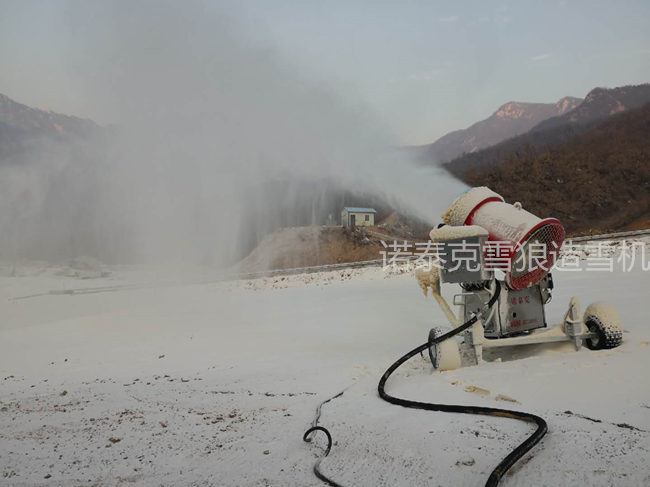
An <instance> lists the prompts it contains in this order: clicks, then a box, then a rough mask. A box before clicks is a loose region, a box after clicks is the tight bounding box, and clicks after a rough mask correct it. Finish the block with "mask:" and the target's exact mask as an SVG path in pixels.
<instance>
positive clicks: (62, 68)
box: [0, 0, 650, 144]
mask: <svg viewBox="0 0 650 487" xmlns="http://www.w3.org/2000/svg"><path fill="white" fill-rule="evenodd" d="M112 3H113V5H112V11H113V12H116V13H117V14H119V15H128V11H129V2H128V1H123V2H112ZM206 3H207V4H208V8H210V9H214V10H215V11H219V12H225V13H226V15H227V16H228V18H229V19H230V20H229V22H235V23H237V24H239V29H240V30H241V31H242V32H243V36H244V37H247V38H248V39H249V40H250V42H251V43H254V44H257V45H258V46H260V47H262V48H264V49H268V52H269V55H274V56H279V57H282V58H284V59H285V60H286V62H287V63H290V64H292V65H293V66H294V69H295V70H296V72H297V73H299V74H300V75H301V76H303V77H305V78H309V79H317V80H320V81H321V82H322V83H323V84H324V85H326V86H328V87H330V88H331V89H332V90H334V91H337V92H339V93H341V94H342V96H343V97H344V99H346V100H349V102H350V103H354V104H359V103H361V104H364V105H365V106H367V107H368V109H369V110H371V111H374V112H375V113H376V114H377V115H378V116H379V118H380V119H381V120H382V122H383V123H384V124H385V125H386V126H387V127H388V128H390V129H391V130H392V131H393V132H394V133H395V134H396V136H397V138H398V140H400V141H401V142H402V143H405V144H420V143H422V144H423V143H427V142H432V141H433V140H435V139H436V138H438V137H439V136H441V135H443V134H444V133H446V132H448V131H450V130H454V129H457V128H462V127H465V126H467V125H469V124H471V123H473V122H475V121H477V120H479V119H482V118H485V117H487V116H489V115H490V114H491V113H492V112H493V111H494V110H495V109H496V108H497V107H498V106H499V105H501V104H503V103H505V102H507V101H510V100H516V101H535V102H551V101H555V100H557V99H558V98H560V97H562V96H565V95H573V96H584V95H585V94H586V93H587V92H588V91H589V90H590V89H591V88H593V87H595V86H607V87H613V86H619V85H623V84H638V83H642V82H648V81H650V28H649V27H648V26H649V25H650V2H648V1H629V2H623V1H621V2H614V1H611V0H609V1H584V2H581V1H558V2H541V1H535V2H524V1H519V2H514V1H513V2H485V1H483V2H481V1H478V2H434V1H406V0H404V1H350V0H346V1H326V0H313V1H298V0H293V1H289V0H272V1H271V0H239V1H236V2H235V1H221V2H206ZM179 5H182V2H179ZM78 6H79V4H78V3H75V2H69V1H63V0H52V1H39V2H30V1H7V0H0V9H1V10H0V11H1V12H2V15H0V66H1V67H2V71H0V93H4V94H7V95H8V96H10V97H12V98H14V99H16V100H18V101H20V102H23V103H26V104H28V105H32V106H37V107H40V108H51V109H53V110H56V111H59V112H63V113H68V114H74V115H79V116H84V117H90V118H93V119H95V120H98V121H100V122H113V121H117V122H119V120H114V118H115V114H114V113H112V111H111V106H110V105H106V106H102V105H101V104H98V103H96V102H95V101H93V100H89V99H88V96H87V92H85V91H84V94H81V90H80V87H79V78H80V77H85V79H86V80H87V79H88V77H87V73H86V72H85V71H86V70H88V69H91V67H89V66H86V65H85V63H86V58H81V57H78V56H76V53H77V52H78V48H79V46H80V45H82V44H83V43H84V42H85V38H84V35H85V34H84V33H87V32H89V31H92V29H93V25H94V23H97V24H101V23H102V19H101V18H93V17H92V16H89V15H82V16H79V15H76V10H77V9H78ZM80 24H82V25H80ZM98 61H100V62H107V63H110V62H111V60H110V59H108V60H101V58H100V59H99V60H98Z"/></svg>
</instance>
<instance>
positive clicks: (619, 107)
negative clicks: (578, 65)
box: [532, 83, 650, 132]
mask: <svg viewBox="0 0 650 487" xmlns="http://www.w3.org/2000/svg"><path fill="white" fill-rule="evenodd" d="M648 102H650V83H646V84H642V85H636V86H633V85H632V86H621V87H619V88H610V89H607V88H594V89H593V90H591V91H590V92H589V93H588V94H587V96H586V97H585V99H584V101H583V102H582V103H581V104H580V105H578V106H577V107H576V108H574V109H573V110H571V111H569V112H567V113H565V114H563V115H560V116H557V117H553V118H550V119H548V120H545V121H543V122H541V123H539V124H538V125H537V126H535V127H534V128H533V129H532V131H534V132H540V131H543V130H547V129H551V128H555V127H560V126H564V125H588V124H591V123H593V122H600V121H602V120H604V119H606V118H607V117H609V116H611V115H614V114H616V113H620V112H623V111H625V110H632V109H634V108H640V107H642V106H643V105H645V104H646V103H648Z"/></svg>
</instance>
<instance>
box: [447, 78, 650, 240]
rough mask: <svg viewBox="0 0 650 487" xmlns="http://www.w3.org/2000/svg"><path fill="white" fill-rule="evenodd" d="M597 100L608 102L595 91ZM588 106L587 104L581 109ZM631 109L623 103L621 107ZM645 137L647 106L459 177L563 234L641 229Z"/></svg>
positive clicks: (647, 161) (648, 214)
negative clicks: (552, 223) (557, 224)
mask: <svg viewBox="0 0 650 487" xmlns="http://www.w3.org/2000/svg"><path fill="white" fill-rule="evenodd" d="M635 91H636V90H635ZM592 93H593V92H592ZM637 93H638V91H637ZM601 96H602V98H600V97H601ZM596 98H599V99H601V100H608V99H609V97H608V96H603V94H602V92H600V91H599V92H596ZM589 100H592V98H588V100H585V103H588V101H589ZM615 100H616V101H615V102H614V104H613V105H612V104H610V105H609V106H610V107H612V106H613V107H617V106H618V103H617V101H619V100H618V99H615ZM589 103H591V102H589ZM598 103H599V105H600V102H598ZM607 103H608V104H609V103H610V101H607ZM635 103H636V102H635ZM630 105H631V103H629V101H628V105H625V106H626V107H629V106H630ZM601 106H602V105H601ZM583 113H586V112H583ZM591 113H594V111H592V112H591ZM599 113H601V114H602V113H604V112H602V111H600V112H599ZM648 134H650V103H648V104H646V105H645V106H644V107H642V108H637V109H633V110H629V111H625V112H624V113H619V114H615V115H613V116H610V117H607V118H606V119H605V121H604V122H601V123H600V124H599V125H597V126H596V127H594V128H592V129H590V130H587V131H585V132H583V133H582V134H580V135H578V136H575V137H573V138H572V139H571V140H569V141H567V142H565V143H562V144H558V145H555V146H553V147H552V148H550V149H548V150H544V151H538V152H535V151H533V150H531V149H530V148H529V150H525V151H521V152H519V153H516V154H513V155H511V156H510V157H508V158H506V159H505V160H504V161H503V162H502V163H500V164H498V165H496V166H493V167H482V168H479V169H473V170H468V171H465V172H464V173H461V174H460V177H461V179H462V180H463V181H465V182H466V183H467V184H469V185H471V186H483V185H485V186H488V187H490V188H491V189H493V190H494V191H496V192H498V193H499V194H501V195H502V196H503V197H504V198H506V200H507V201H510V202H513V201H520V202H521V203H522V204H523V207H524V208H526V209H528V210H530V211H532V212H533V213H535V214H537V215H539V216H541V217H548V216H553V217H556V218H559V219H560V220H561V221H562V223H563V224H564V226H565V228H567V230H568V231H569V232H573V233H576V232H579V233H590V232H603V231H605V232H606V231H610V230H619V229H628V228H642V227H646V228H647V225H648V223H650V137H649V136H648Z"/></svg>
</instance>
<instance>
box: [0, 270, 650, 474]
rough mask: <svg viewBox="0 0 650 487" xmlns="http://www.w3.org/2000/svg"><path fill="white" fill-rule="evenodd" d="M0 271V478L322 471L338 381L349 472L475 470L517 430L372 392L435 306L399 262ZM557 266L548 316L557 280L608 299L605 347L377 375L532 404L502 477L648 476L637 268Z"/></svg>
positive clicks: (641, 282) (444, 394)
mask: <svg viewBox="0 0 650 487" xmlns="http://www.w3.org/2000/svg"><path fill="white" fill-rule="evenodd" d="M4 274H5V275H8V276H9V277H1V278H0V485H25V486H27V485H29V486H31V485H56V486H72V485H82V484H83V485H100V486H104V485H106V486H112V485H130V484H135V485H165V486H168V485H169V486H179V485H215V486H267V485H270V486H282V487H285V486H317V485H322V484H321V483H320V482H319V481H318V480H317V479H316V478H315V477H314V476H313V474H312V472H311V468H312V465H313V462H314V460H315V459H316V458H317V457H318V456H320V454H321V452H322V449H321V447H322V446H323V444H324V441H323V438H322V437H318V439H317V440H316V442H315V444H311V445H309V444H306V443H303V442H302V440H301V437H302V433H303V432H304V430H305V429H306V428H307V427H308V426H309V423H310V422H311V421H312V419H313V416H314V409H315V407H316V406H317V405H318V403H319V402H320V401H322V400H323V399H325V398H327V397H330V396H332V395H334V394H335V393H337V392H339V391H341V390H343V389H345V388H347V389H346V392H345V394H344V395H343V396H342V397H340V398H338V399H335V400H333V401H332V402H330V403H329V404H327V405H326V406H325V407H324V409H323V416H322V418H321V423H322V424H324V425H325V426H327V427H328V428H329V429H330V431H331V432H332V435H333V437H334V440H335V441H336V442H337V443H336V444H335V446H334V447H333V450H332V453H331V454H330V456H329V457H328V458H327V459H326V460H324V462H323V465H322V468H323V470H324V471H325V472H326V473H327V474H328V475H330V476H332V477H333V478H335V479H336V480H337V481H339V482H340V483H342V484H343V485H346V486H361V485H364V486H366V485H367V486H378V485H386V486H395V485H400V486H407V485H409V486H411V485H417V486H424V485H435V486H437V485H442V486H457V485H475V486H479V485H483V484H484V483H485V480H486V477H487V475H488V474H489V472H490V471H491V469H492V468H493V467H494V466H495V465H496V464H497V463H498V462H499V460H500V459H501V458H502V457H503V456H504V455H505V454H507V453H508V451H509V450H510V449H511V448H512V447H513V446H515V445H516V444H518V443H519V442H521V440H522V439H523V438H524V437H525V435H527V434H528V433H529V431H530V428H531V427H530V426H529V425H526V424H523V423H520V422H518V421H514V420H508V419H499V418H477V417H475V416H463V415H456V414H444V413H431V412H423V411H414V410H407V409H403V408H400V407H397V406H393V405H390V404H388V403H385V402H383V401H381V400H380V399H379V398H378V397H377V393H376V386H377V381H378V379H379V376H380V375H381V374H382V373H383V371H384V370H385V368H386V367H387V366H388V365H390V363H392V362H393V361H394V360H395V359H396V358H397V357H399V356H401V355H402V354H403V353H405V352H406V351H408V350H410V349H411V348H413V347H415V346H416V345H418V344H420V343H422V342H423V341H425V340H426V337H427V333H428V330H429V328H431V327H432V326H433V325H435V324H442V325H444V324H445V319H444V316H443V315H442V313H441V312H440V311H439V310H438V308H437V307H436V306H435V304H434V301H433V300H432V299H431V298H430V297H429V298H425V297H423V296H422V294H421V292H420V290H419V288H418V287H417V284H416V282H415V280H414V278H413V277H412V276H411V275H410V274H408V273H405V274H400V273H392V274H387V273H384V272H383V271H381V270H380V269H360V270H349V271H347V270H346V271H337V272H330V273H317V274H306V275H301V276H285V277H274V278H265V279H258V280H255V281H240V282H221V283H217V282H215V283H210V282H203V283H201V284H180V283H179V282H180V281H179V280H177V281H176V283H174V281H173V280H169V279H168V280H161V281H160V282H161V283H163V284H164V285H160V286H154V285H151V283H152V279H153V278H152V276H151V275H144V274H143V273H142V272H137V271H135V270H128V269H118V270H113V272H112V273H111V274H110V275H108V276H103V277H97V278H95V279H80V278H79V277H75V274H74V273H69V272H60V271H57V272H50V271H47V270H45V271H43V270H42V269H41V270H39V271H38V272H36V271H34V270H33V269H32V270H31V271H30V269H29V268H24V269H22V268H21V269H19V270H18V271H15V270H12V272H4ZM82 277H83V276H82ZM554 278H555V284H556V288H555V292H554V298H553V301H552V302H551V303H550V305H549V306H548V307H547V317H548V319H549V321H550V322H557V321H559V320H560V319H561V317H562V315H563V313H564V310H565V307H566V305H567V303H568V300H569V298H570V296H571V295H576V296H578V297H579V298H580V300H581V302H582V303H583V306H586V305H587V304H588V303H590V302H592V301H596V300H608V301H611V302H613V303H615V304H616V305H617V306H618V308H619V311H620V314H621V317H622V320H623V324H624V328H625V330H626V333H625V335H624V343H623V345H622V346H621V347H620V348H618V349H615V350H612V351H600V352H593V351H589V350H587V349H582V350H581V351H579V352H575V351H573V350H572V349H571V347H567V346H564V345H561V346H555V347H540V346H537V347H534V348H527V349H522V350H519V351H518V352H517V356H516V357H513V356H504V357H503V361H501V362H498V361H497V362H490V363H485V364H483V365H481V366H480V367H467V368H463V369H459V370H456V371H452V372H444V373H440V372H432V371H431V368H430V364H428V362H427V361H425V360H424V359H420V358H418V359H414V360H412V361H411V362H409V363H408V364H407V365H406V366H405V367H404V368H403V369H402V370H400V371H399V372H398V373H397V374H396V376H395V377H394V378H392V379H391V381H390V382H389V384H388V390H389V391H390V392H391V393H392V394H395V395H398V396H401V397H408V398H413V399H418V400H423V401H441V402H442V401H444V402H451V403H463V404H480V405H485V406H494V407H505V408H509V407H512V408H515V409H521V410H524V411H530V412H533V413H536V414H538V415H540V416H542V417H544V418H546V420H547V421H548V423H549V433H548V435H547V436H546V437H545V438H544V440H543V441H542V443H541V444H540V445H538V446H537V447H535V448H534V449H533V451H532V452H531V453H530V454H529V455H528V456H526V457H525V458H524V459H523V460H522V461H521V462H519V464H517V466H516V467H515V468H514V469H513V471H512V475H508V476H506V478H505V479H504V480H503V485H505V486H531V485H534V486H537V485H549V486H551V485H552V486H557V485H602V486H609V485H616V486H626V485H628V486H638V485H649V484H650V462H649V461H648V459H649V458H650V382H649V380H648V370H650V345H649V343H650V325H649V324H648V319H647V316H648V312H647V308H646V306H647V304H648V296H649V290H650V271H645V272H644V271H642V270H640V269H639V268H638V267H637V268H636V269H634V270H633V271H632V272H621V271H620V270H619V271H617V272H614V273H608V272H556V273H555V274H554ZM187 281H188V279H187V276H184V282H187ZM196 281H207V279H203V278H197V279H196ZM129 286H130V287H129ZM448 287H449V289H447V288H445V289H447V291H449V293H451V292H452V288H453V287H454V286H453V285H450V286H448ZM82 288H86V289H87V291H88V292H76V293H73V294H70V293H69V290H71V289H77V290H82ZM51 291H54V293H51ZM91 291H92V292H91ZM16 298H20V299H16ZM513 358H516V359H515V360H511V359H513ZM468 386H476V387H479V388H482V389H486V390H488V391H490V392H489V394H488V395H485V394H477V393H472V392H468V391H466V388H468ZM469 389H471V387H469ZM499 394H502V395H506V396H509V397H510V398H513V399H515V400H516V401H517V403H512V402H503V401H499V400H497V396H498V395H499Z"/></svg>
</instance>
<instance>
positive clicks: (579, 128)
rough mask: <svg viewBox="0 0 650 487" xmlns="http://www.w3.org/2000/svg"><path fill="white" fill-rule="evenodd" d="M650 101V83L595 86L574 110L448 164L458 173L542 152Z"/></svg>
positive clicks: (453, 171) (446, 165)
mask: <svg viewBox="0 0 650 487" xmlns="http://www.w3.org/2000/svg"><path fill="white" fill-rule="evenodd" d="M648 102H650V84H643V85H636V86H623V87H619V88H611V89H606V88H595V89H593V90H591V91H590V92H589V93H588V94H587V96H586V97H585V99H584V101H583V102H582V103H581V104H580V105H578V106H577V107H575V108H573V109H572V110H570V111H568V112H566V113H564V114H562V115H559V116H556V117H552V118H549V119H547V120H544V121H542V122H540V123H539V124H537V125H536V126H534V127H532V129H531V130H530V131H528V132H527V133H525V134H522V135H519V136H517V137H513V138H511V139H508V140H505V141H503V142H500V143H498V144H496V145H494V146H491V147H487V148H485V149H482V150H479V151H476V152H473V153H469V154H463V155H462V156H459V157H457V158H456V159H453V160H452V161H450V162H448V163H446V164H445V167H446V168H447V169H448V170H449V171H450V172H452V173H453V174H455V175H457V176H459V175H462V174H464V173H465V172H466V171H468V170H471V169H478V168H483V167H491V166H496V165H499V164H500V163H501V162H503V161H504V160H506V159H508V158H510V157H517V156H518V155H520V154H523V153H525V152H530V151H532V152H539V151H543V150H546V149H547V148H549V147H552V146H554V145H558V144H562V143H565V142H567V141H569V140H570V139H572V138H573V137H576V136H578V135H580V134H582V133H584V132H586V131H588V130H590V129H592V128H594V127H595V126H597V125H598V124H600V123H602V122H603V121H605V120H606V119H607V118H608V117H610V116H611V115H613V114H616V113H620V112H623V111H625V110H630V109H635V108H639V107H641V106H643V105H645V104H646V103H648Z"/></svg>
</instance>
